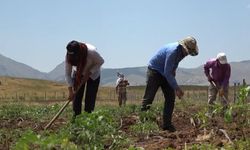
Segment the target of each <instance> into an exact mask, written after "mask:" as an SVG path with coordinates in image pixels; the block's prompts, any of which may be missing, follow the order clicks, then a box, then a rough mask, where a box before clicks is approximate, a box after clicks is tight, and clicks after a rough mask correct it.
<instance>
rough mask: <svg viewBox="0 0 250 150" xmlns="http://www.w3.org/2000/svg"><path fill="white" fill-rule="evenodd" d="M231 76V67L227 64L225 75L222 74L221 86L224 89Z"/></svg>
mask: <svg viewBox="0 0 250 150" xmlns="http://www.w3.org/2000/svg"><path fill="white" fill-rule="evenodd" d="M230 76H231V67H230V65H229V64H228V66H227V69H226V72H225V76H224V80H223V82H222V87H223V88H224V89H225V88H226V87H228V84H229V78H230Z"/></svg>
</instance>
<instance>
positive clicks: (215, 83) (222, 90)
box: [204, 53, 231, 115]
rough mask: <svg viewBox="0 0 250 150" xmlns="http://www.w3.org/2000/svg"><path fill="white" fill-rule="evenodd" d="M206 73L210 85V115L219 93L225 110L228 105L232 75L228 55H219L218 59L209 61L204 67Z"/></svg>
mask: <svg viewBox="0 0 250 150" xmlns="http://www.w3.org/2000/svg"><path fill="white" fill-rule="evenodd" d="M204 73H205V75H206V77H207V80H208V81H209V83H210V85H209V88H208V104H209V105H210V106H209V112H208V113H211V111H212V110H211V109H212V105H214V102H215V100H216V97H217V93H219V96H220V99H221V102H222V105H223V106H224V109H225V108H226V107H227V105H228V88H229V78H230V75H231V67H230V64H228V62H227V57H226V54H225V53H219V54H218V55H217V57H216V58H212V59H210V60H208V61H207V62H206V64H205V65H204ZM207 115H211V114H207Z"/></svg>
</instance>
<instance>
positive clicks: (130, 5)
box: [0, 0, 250, 72]
mask: <svg viewBox="0 0 250 150" xmlns="http://www.w3.org/2000/svg"><path fill="white" fill-rule="evenodd" d="M188 35H192V36H194V37H196V39H197V41H198V46H199V49H200V54H199V56H197V57H191V56H188V57H187V58H185V59H184V61H182V62H181V63H180V65H179V67H185V68H192V67H198V66H200V65H202V64H203V63H204V62H205V61H206V60H207V59H209V58H211V57H215V56H216V55H217V53H218V52H221V51H223V52H225V53H226V54H227V57H228V60H229V61H230V62H232V61H241V60H249V59H250V56H249V50H250V0H210V1H205V0H204V1H202V0H200V1H198V0H188V1H186V0H172V1H170V0H5V1H4V0H1V2H0V54H2V55H4V56H6V57H9V58H11V59H14V60H16V61H18V62H22V63H24V64H27V65H29V66H31V67H33V68H35V69H38V70H40V71H42V72H49V71H51V70H52V69H54V68H55V67H56V66H57V65H58V64H60V63H61V62H63V61H64V57H65V51H66V50H65V46H66V44H67V43H68V42H69V41H70V40H73V39H74V40H79V41H84V42H88V43H91V44H93V45H95V46H96V47H97V48H98V51H99V52H100V54H101V55H102V56H103V57H104V59H105V64H104V65H103V67H104V68H123V67H136V66H146V65H147V63H148V61H149V59H150V58H151V57H152V55H153V54H154V53H155V51H157V50H158V49H159V48H160V47H161V46H163V45H164V44H167V43H170V42H175V41H178V40H179V39H181V38H183V37H186V36H188Z"/></svg>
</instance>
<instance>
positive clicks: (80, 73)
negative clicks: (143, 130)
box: [65, 40, 104, 117]
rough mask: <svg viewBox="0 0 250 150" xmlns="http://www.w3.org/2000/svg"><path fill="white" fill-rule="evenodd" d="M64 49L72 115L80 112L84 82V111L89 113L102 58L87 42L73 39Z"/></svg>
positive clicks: (93, 100)
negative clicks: (65, 51)
mask: <svg viewBox="0 0 250 150" xmlns="http://www.w3.org/2000/svg"><path fill="white" fill-rule="evenodd" d="M66 49H67V54H66V60H65V77H66V82H67V84H68V92H69V99H70V100H72V101H73V111H74V117H75V116H77V115H79V114H81V111H82V98H83V94H84V90H85V84H86V90H85V91H86V92H85V107H84V111H85V112H88V113H91V112H92V111H93V110H94V108H95V101H96V95H97V91H98V87H99V83H100V72H101V66H102V64H103V63H104V60H103V58H102V56H101V55H100V54H99V53H98V52H97V49H96V47H95V46H93V45H91V44H88V43H81V42H78V41H74V40H73V41H71V42H69V43H68V44H67V46H66ZM73 66H74V67H73ZM74 68H75V69H76V71H75V75H73V74H74V73H73V72H74V71H73V69H74Z"/></svg>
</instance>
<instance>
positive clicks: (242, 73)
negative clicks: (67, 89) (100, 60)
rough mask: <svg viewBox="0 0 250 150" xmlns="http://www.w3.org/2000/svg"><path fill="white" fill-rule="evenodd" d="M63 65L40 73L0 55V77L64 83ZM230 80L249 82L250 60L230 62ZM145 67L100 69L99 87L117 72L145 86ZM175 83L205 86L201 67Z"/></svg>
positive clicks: (108, 83) (182, 71)
mask: <svg viewBox="0 0 250 150" xmlns="http://www.w3.org/2000/svg"><path fill="white" fill-rule="evenodd" d="M64 65H65V63H64V62H62V63H61V64H59V65H57V66H56V67H55V69H53V70H52V71H50V72H48V73H44V72H40V71H39V70H37V69H34V68H32V67H30V66H28V65H26V64H23V63H21V62H17V61H15V60H12V59H11V58H7V57H5V56H3V55H1V54H0V76H10V77H20V78H32V79H44V80H52V81H57V82H65V77H64V72H65V71H64V70H65V69H64ZM230 65H231V70H232V72H231V78H230V84H233V83H238V82H242V80H243V79H245V81H246V82H247V83H249V82H250V69H249V66H250V60H245V61H240V62H230ZM146 71H147V67H146V66H142V67H130V68H102V71H101V85H102V86H115V82H116V80H117V76H116V75H117V72H120V73H123V74H124V75H125V78H127V79H128V81H129V82H130V85H145V83H146ZM176 79H177V82H178V83H179V84H180V85H207V84H208V82H207V79H206V77H205V75H204V72H203V65H201V66H199V67H197V68H178V70H177V73H176Z"/></svg>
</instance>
